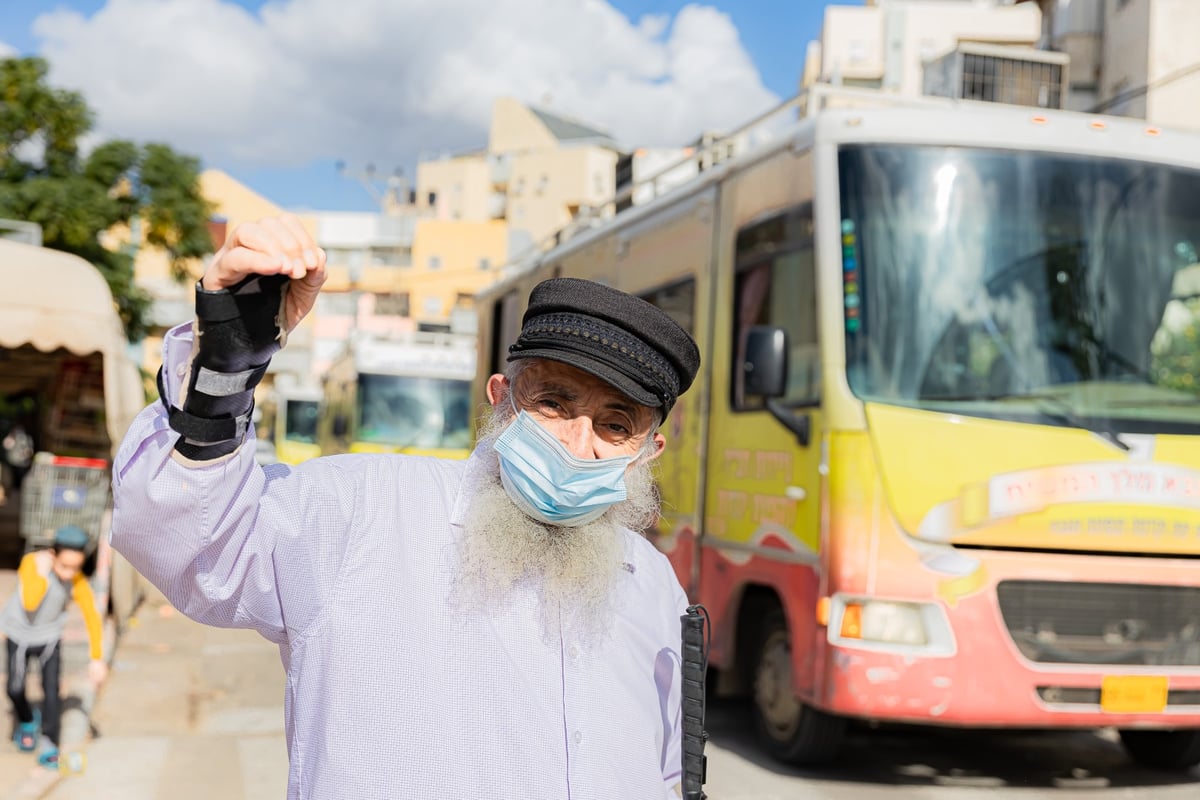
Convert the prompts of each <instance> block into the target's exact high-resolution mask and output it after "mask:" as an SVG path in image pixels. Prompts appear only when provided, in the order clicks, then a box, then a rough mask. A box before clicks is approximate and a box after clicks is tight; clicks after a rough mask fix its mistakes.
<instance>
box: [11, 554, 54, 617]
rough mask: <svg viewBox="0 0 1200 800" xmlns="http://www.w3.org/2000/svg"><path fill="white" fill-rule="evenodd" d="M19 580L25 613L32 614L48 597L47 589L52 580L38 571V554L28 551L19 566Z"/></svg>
mask: <svg viewBox="0 0 1200 800" xmlns="http://www.w3.org/2000/svg"><path fill="white" fill-rule="evenodd" d="M17 580H18V582H19V583H20V586H21V590H20V591H21V607H22V608H24V609H25V613H27V614H32V613H33V612H34V611H37V610H38V606H40V605H41V604H42V601H43V600H45V599H46V591H47V590H48V589H49V588H50V581H49V579H48V578H47V576H45V575H41V574H39V573H38V567H37V555H36V554H35V553H27V554H26V555H25V557H24V558H22V559H21V564H20V566H18V567H17Z"/></svg>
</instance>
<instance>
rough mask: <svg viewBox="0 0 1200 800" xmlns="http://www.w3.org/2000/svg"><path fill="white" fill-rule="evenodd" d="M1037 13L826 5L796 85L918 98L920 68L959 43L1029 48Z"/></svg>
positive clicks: (902, 4)
mask: <svg viewBox="0 0 1200 800" xmlns="http://www.w3.org/2000/svg"><path fill="white" fill-rule="evenodd" d="M1041 29H1042V19H1041V12H1040V11H1039V9H1038V7H1037V6H1036V5H1034V4H1027V3H1013V2H1012V0H1009V1H1008V2H1005V1H1004V0H992V1H991V2H986V0H985V1H983V2H981V0H867V2H866V5H865V6H840V5H829V6H826V8H825V18H824V21H823V24H822V28H821V38H820V40H819V41H816V42H812V43H810V44H809V47H808V50H807V52H806V56H805V65H804V72H803V75H802V77H801V81H800V83H801V88H807V87H808V86H811V85H812V84H814V83H832V84H842V85H847V86H858V87H864V88H872V89H884V90H886V91H889V92H895V93H897V94H900V95H909V96H911V95H920V94H923V93H925V91H924V81H925V72H926V69H925V68H926V65H927V64H928V63H930V62H933V61H934V60H935V59H938V58H943V57H945V56H947V55H948V54H950V53H952V52H953V51H955V50H956V48H959V47H960V46H962V45H984V46H987V45H995V46H1004V47H1024V48H1033V46H1034V45H1036V44H1037V42H1038V39H1039V38H1040V36H1041Z"/></svg>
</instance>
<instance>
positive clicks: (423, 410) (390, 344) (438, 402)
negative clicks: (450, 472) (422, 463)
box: [318, 331, 476, 458]
mask: <svg viewBox="0 0 1200 800" xmlns="http://www.w3.org/2000/svg"><path fill="white" fill-rule="evenodd" d="M475 362H476V342H475V337H474V336H472V335H468V334H461V333H442V332H437V333H434V332H426V331H414V332H409V333H399V334H391V335H386V336H384V335H378V334H362V335H359V336H358V337H356V338H354V339H352V341H351V343H350V344H349V346H348V347H347V348H346V349H345V350H344V351H343V352H342V353H341V355H339V356H338V357H337V358H336V359H335V360H334V362H333V364H332V365H331V366H330V368H329V371H328V372H327V373H326V375H325V378H324V395H325V407H324V409H323V410H322V413H321V417H320V422H319V425H318V442H319V444H320V447H321V453H322V454H323V455H329V454H332V453H406V454H410V455H433V456H440V457H443V458H466V457H467V456H468V455H469V454H470V452H471V447H472V444H473V442H474V415H473V414H472V413H471V382H472V381H473V380H474V378H475Z"/></svg>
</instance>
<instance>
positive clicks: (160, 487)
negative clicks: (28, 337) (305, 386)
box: [112, 217, 361, 642]
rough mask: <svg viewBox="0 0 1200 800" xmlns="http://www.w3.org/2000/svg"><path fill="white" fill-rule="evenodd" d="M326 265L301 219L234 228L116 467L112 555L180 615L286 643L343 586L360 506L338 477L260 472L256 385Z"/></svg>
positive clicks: (166, 355) (170, 345) (334, 471)
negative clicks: (340, 574) (341, 574)
mask: <svg viewBox="0 0 1200 800" xmlns="http://www.w3.org/2000/svg"><path fill="white" fill-rule="evenodd" d="M324 279H325V256H324V253H323V252H322V251H321V250H320V249H319V248H317V247H316V245H315V243H314V242H313V241H312V239H311V238H310V237H309V236H308V234H307V232H306V231H305V230H304V228H303V227H302V226H301V225H300V223H299V221H298V220H296V219H295V218H294V217H284V218H280V219H271V220H264V221H262V222H259V223H251V224H247V225H240V226H238V227H237V228H236V229H235V230H234V231H233V233H232V234H231V235H230V237H229V241H228V242H226V244H225V246H224V247H222V248H221V250H220V251H219V252H218V253H217V254H216V255H215V256H214V258H213V260H212V262H211V263H210V264H209V266H208V269H207V270H206V271H205V275H204V278H203V279H202V281H201V284H200V285H199V286H198V287H197V307H196V311H197V314H196V316H197V320H196V322H195V323H194V324H193V325H192V326H191V328H190V329H188V328H187V327H186V326H181V327H179V328H176V329H174V330H172V331H171V332H170V333H169V334H168V336H167V338H166V339H165V340H164V343H163V368H162V371H161V372H160V373H159V386H160V391H161V393H162V398H161V401H160V402H155V403H153V404H152V405H151V406H150V407H148V408H147V409H145V410H144V411H143V412H142V413H141V414H140V415H139V416H138V418H137V419H136V420H135V422H134V424H133V425H132V426H131V427H130V429H129V431H128V433H127V434H126V436H125V439H124V440H123V442H122V444H121V447H120V450H119V451H118V454H117V458H116V460H115V462H114V467H113V496H114V511H113V525H112V543H113V547H114V549H116V550H117V551H118V552H120V553H122V554H123V555H124V556H125V557H126V558H128V559H129V561H130V562H131V563H132V564H133V565H134V567H135V568H137V569H138V571H139V572H141V573H142V574H143V575H145V576H146V577H147V578H149V579H150V580H151V581H152V582H153V583H154V584H155V585H156V586H158V587H159V589H161V590H162V591H163V593H164V594H165V595H166V596H167V598H168V599H169V600H170V601H171V602H172V603H173V604H174V605H175V606H176V607H177V608H179V609H180V610H181V611H183V612H184V613H185V614H187V615H188V616H190V617H192V618H193V619H196V620H198V621H200V622H205V623H208V624H212V625H220V626H225V627H248V628H254V629H255V630H258V631H259V632H260V633H262V634H263V635H264V636H266V637H267V638H269V639H271V640H273V641H278V642H282V641H283V640H284V639H286V638H287V637H288V636H292V635H296V634H297V633H299V632H301V631H302V630H303V629H304V628H306V627H307V626H308V625H309V624H311V623H312V622H313V621H314V620H315V619H316V618H317V617H318V616H319V614H320V609H321V606H322V602H323V600H324V598H325V597H326V596H327V593H328V591H329V588H330V586H331V585H332V584H333V581H335V580H336V575H337V571H338V569H339V567H340V554H341V553H342V552H344V546H345V545H344V542H345V537H346V534H347V532H348V531H349V530H350V528H351V522H352V518H353V514H354V509H355V508H356V507H361V504H358V505H356V504H355V503H356V498H355V491H356V489H355V485H356V484H355V483H354V481H353V480H352V479H349V478H346V477H345V476H343V475H342V474H341V471H340V470H339V469H338V468H337V467H336V466H331V465H318V464H314V465H312V466H306V467H304V468H295V469H289V468H287V467H286V466H284V465H273V466H272V469H271V470H270V471H269V472H268V471H264V470H263V469H262V468H261V467H259V466H258V464H257V463H256V462H255V460H254V448H253V445H252V444H251V446H249V447H247V446H245V444H246V442H253V438H254V433H253V428H252V426H251V425H250V424H249V418H250V413H251V410H252V408H253V390H254V386H255V385H256V384H257V383H258V381H259V380H260V379H261V378H262V375H263V374H264V373H265V372H266V368H267V365H268V363H269V361H270V358H271V356H272V355H273V354H274V353H275V352H276V351H277V350H278V349H279V347H280V346H281V344H282V343H283V341H284V340H285V339H286V332H287V331H289V330H291V329H292V328H294V327H295V326H296V324H298V323H299V322H300V320H301V319H302V318H303V316H304V315H305V314H306V313H308V311H309V310H310V309H311V308H312V305H313V302H314V301H315V298H316V294H317V291H318V290H319V289H320V286H321V284H322V283H323V282H324Z"/></svg>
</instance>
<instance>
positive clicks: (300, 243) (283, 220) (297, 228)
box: [279, 214, 321, 277]
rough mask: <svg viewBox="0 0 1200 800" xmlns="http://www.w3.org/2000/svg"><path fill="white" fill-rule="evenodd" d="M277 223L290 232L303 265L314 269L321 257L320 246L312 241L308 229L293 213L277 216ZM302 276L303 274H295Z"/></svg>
mask: <svg viewBox="0 0 1200 800" xmlns="http://www.w3.org/2000/svg"><path fill="white" fill-rule="evenodd" d="M279 223H280V224H281V225H283V227H284V228H285V229H286V230H287V231H288V233H289V234H291V236H292V238H293V239H294V240H295V242H296V245H297V247H298V249H299V251H300V259H301V260H302V261H303V262H304V266H305V267H307V268H308V269H316V268H317V267H318V266H319V264H320V260H321V257H320V255H318V252H319V250H320V248H318V247H317V243H316V242H314V241H313V239H312V236H311V235H310V234H309V232H308V229H307V228H305V227H304V223H302V222H301V221H300V218H299V217H297V216H296V215H294V214H284V215H283V216H282V217H280V218H279ZM297 277H303V276H297Z"/></svg>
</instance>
